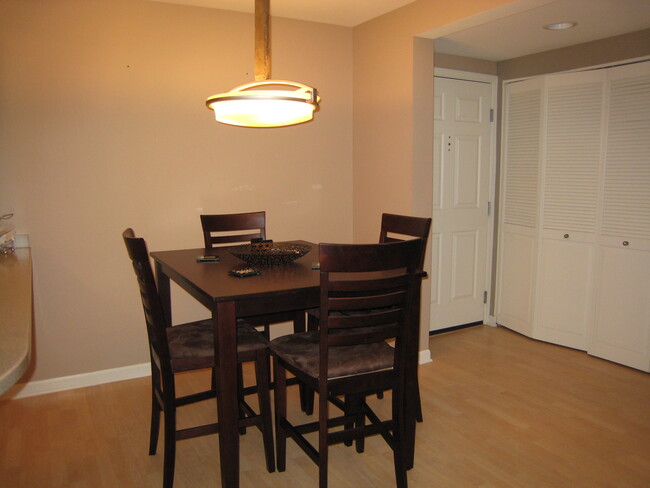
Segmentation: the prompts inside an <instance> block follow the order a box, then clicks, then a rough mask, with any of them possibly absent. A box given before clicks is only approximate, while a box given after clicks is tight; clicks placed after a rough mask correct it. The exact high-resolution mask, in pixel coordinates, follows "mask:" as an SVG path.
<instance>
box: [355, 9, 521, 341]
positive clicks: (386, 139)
mask: <svg viewBox="0 0 650 488" xmlns="http://www.w3.org/2000/svg"><path fill="white" fill-rule="evenodd" d="M508 3H511V2H510V1H508V0H457V1H454V2H449V1H446V0H418V1H416V2H413V3H411V4H409V5H406V6H405V7H402V8H401V9H398V10H396V11H394V12H391V13H389V14H386V15H384V16H381V17H379V18H377V19H374V20H372V21H369V22H367V23H365V24H362V25H360V26H357V27H355V29H354V97H353V98H354V169H353V172H354V180H353V181H354V190H353V207H354V239H355V241H357V242H368V241H372V240H376V239H377V236H378V232H379V216H380V214H381V212H393V213H404V214H411V215H419V216H430V215H431V213H432V205H431V202H432V188H433V185H432V179H431V178H432V171H431V164H432V161H433V159H432V153H431V151H432V144H433V130H432V122H433V64H434V59H433V58H434V56H433V55H434V49H433V41H432V40H430V39H421V38H419V37H418V36H419V35H420V34H422V33H425V32H428V31H431V30H435V29H436V28H438V27H441V26H445V25H447V24H452V23H454V22H456V21H459V20H461V19H464V18H467V17H470V16H473V15H477V14H479V13H481V12H483V11H486V10H490V9H493V8H495V7H498V6H500V5H504V4H508ZM522 3H530V2H522ZM434 37H435V36H434ZM425 268H426V269H430V256H427V260H426V262H425ZM430 293H431V286H430V283H429V281H428V280H425V281H424V283H423V290H422V315H421V320H422V331H421V335H420V345H421V348H423V349H425V348H427V347H428V346H427V342H426V338H427V336H428V330H429V305H430Z"/></svg>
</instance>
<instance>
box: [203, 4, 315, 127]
mask: <svg viewBox="0 0 650 488" xmlns="http://www.w3.org/2000/svg"><path fill="white" fill-rule="evenodd" d="M269 31H270V0H255V82H253V83H247V84H245V85H241V86H238V87H235V88H233V89H232V90H230V91H229V92H226V93H220V94H218V95H213V96H211V97H210V98H208V99H207V101H206V102H205V103H206V105H207V106H208V108H209V109H211V110H213V111H214V115H215V118H216V119H217V122H221V123H223V124H229V125H237V126H241V127H285V126H287V125H296V124H301V123H303V122H308V121H310V120H312V119H313V118H314V112H315V111H316V110H318V103H319V102H320V97H319V96H318V93H317V91H316V89H315V88H312V87H309V86H307V85H303V84H301V83H295V82H293V81H284V80H271V79H269V78H270V77H271V49H270V35H269Z"/></svg>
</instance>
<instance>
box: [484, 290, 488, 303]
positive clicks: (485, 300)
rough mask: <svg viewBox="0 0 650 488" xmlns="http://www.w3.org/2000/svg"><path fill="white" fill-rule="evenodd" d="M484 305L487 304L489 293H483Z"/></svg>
mask: <svg viewBox="0 0 650 488" xmlns="http://www.w3.org/2000/svg"><path fill="white" fill-rule="evenodd" d="M483 303H487V291H484V292H483Z"/></svg>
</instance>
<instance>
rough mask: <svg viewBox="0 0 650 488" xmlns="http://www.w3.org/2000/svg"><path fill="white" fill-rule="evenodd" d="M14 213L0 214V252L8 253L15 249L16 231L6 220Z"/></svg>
mask: <svg viewBox="0 0 650 488" xmlns="http://www.w3.org/2000/svg"><path fill="white" fill-rule="evenodd" d="M13 216H14V214H10V213H9V214H4V215H0V254H9V253H10V252H14V251H15V250H16V231H15V230H14V225H13V224H12V223H9V222H8V220H9V219H10V218H11V217H13Z"/></svg>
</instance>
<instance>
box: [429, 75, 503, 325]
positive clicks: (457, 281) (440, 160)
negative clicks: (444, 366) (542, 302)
mask: <svg viewBox="0 0 650 488" xmlns="http://www.w3.org/2000/svg"><path fill="white" fill-rule="evenodd" d="M448 74H449V72H448V71H447V70H445V76H444V77H442V76H438V71H437V72H436V77H435V83H434V87H435V93H434V95H435V96H434V100H435V101H434V109H435V120H434V161H433V165H434V170H433V173H434V175H433V224H432V233H431V246H432V254H431V256H432V270H431V324H430V330H439V329H444V328H448V327H454V326H458V325H464V324H470V323H477V322H483V321H484V320H485V318H486V307H487V305H486V303H487V300H488V289H489V287H488V284H489V283H488V277H489V273H488V271H487V270H488V262H489V261H488V250H489V249H490V248H491V246H489V242H490V240H489V235H490V233H489V228H490V226H489V222H491V220H492V219H491V218H490V216H489V215H488V212H489V206H490V193H491V184H490V175H491V169H492V161H493V154H492V152H493V151H494V148H493V137H494V134H493V123H492V122H491V121H490V115H491V110H492V109H493V107H494V105H493V100H494V98H493V95H494V85H493V82H492V80H491V79H489V78H491V77H486V80H487V81H469V80H464V79H454V78H450V77H448V76H447V75H448ZM478 78H479V79H480V78H481V76H478Z"/></svg>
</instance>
